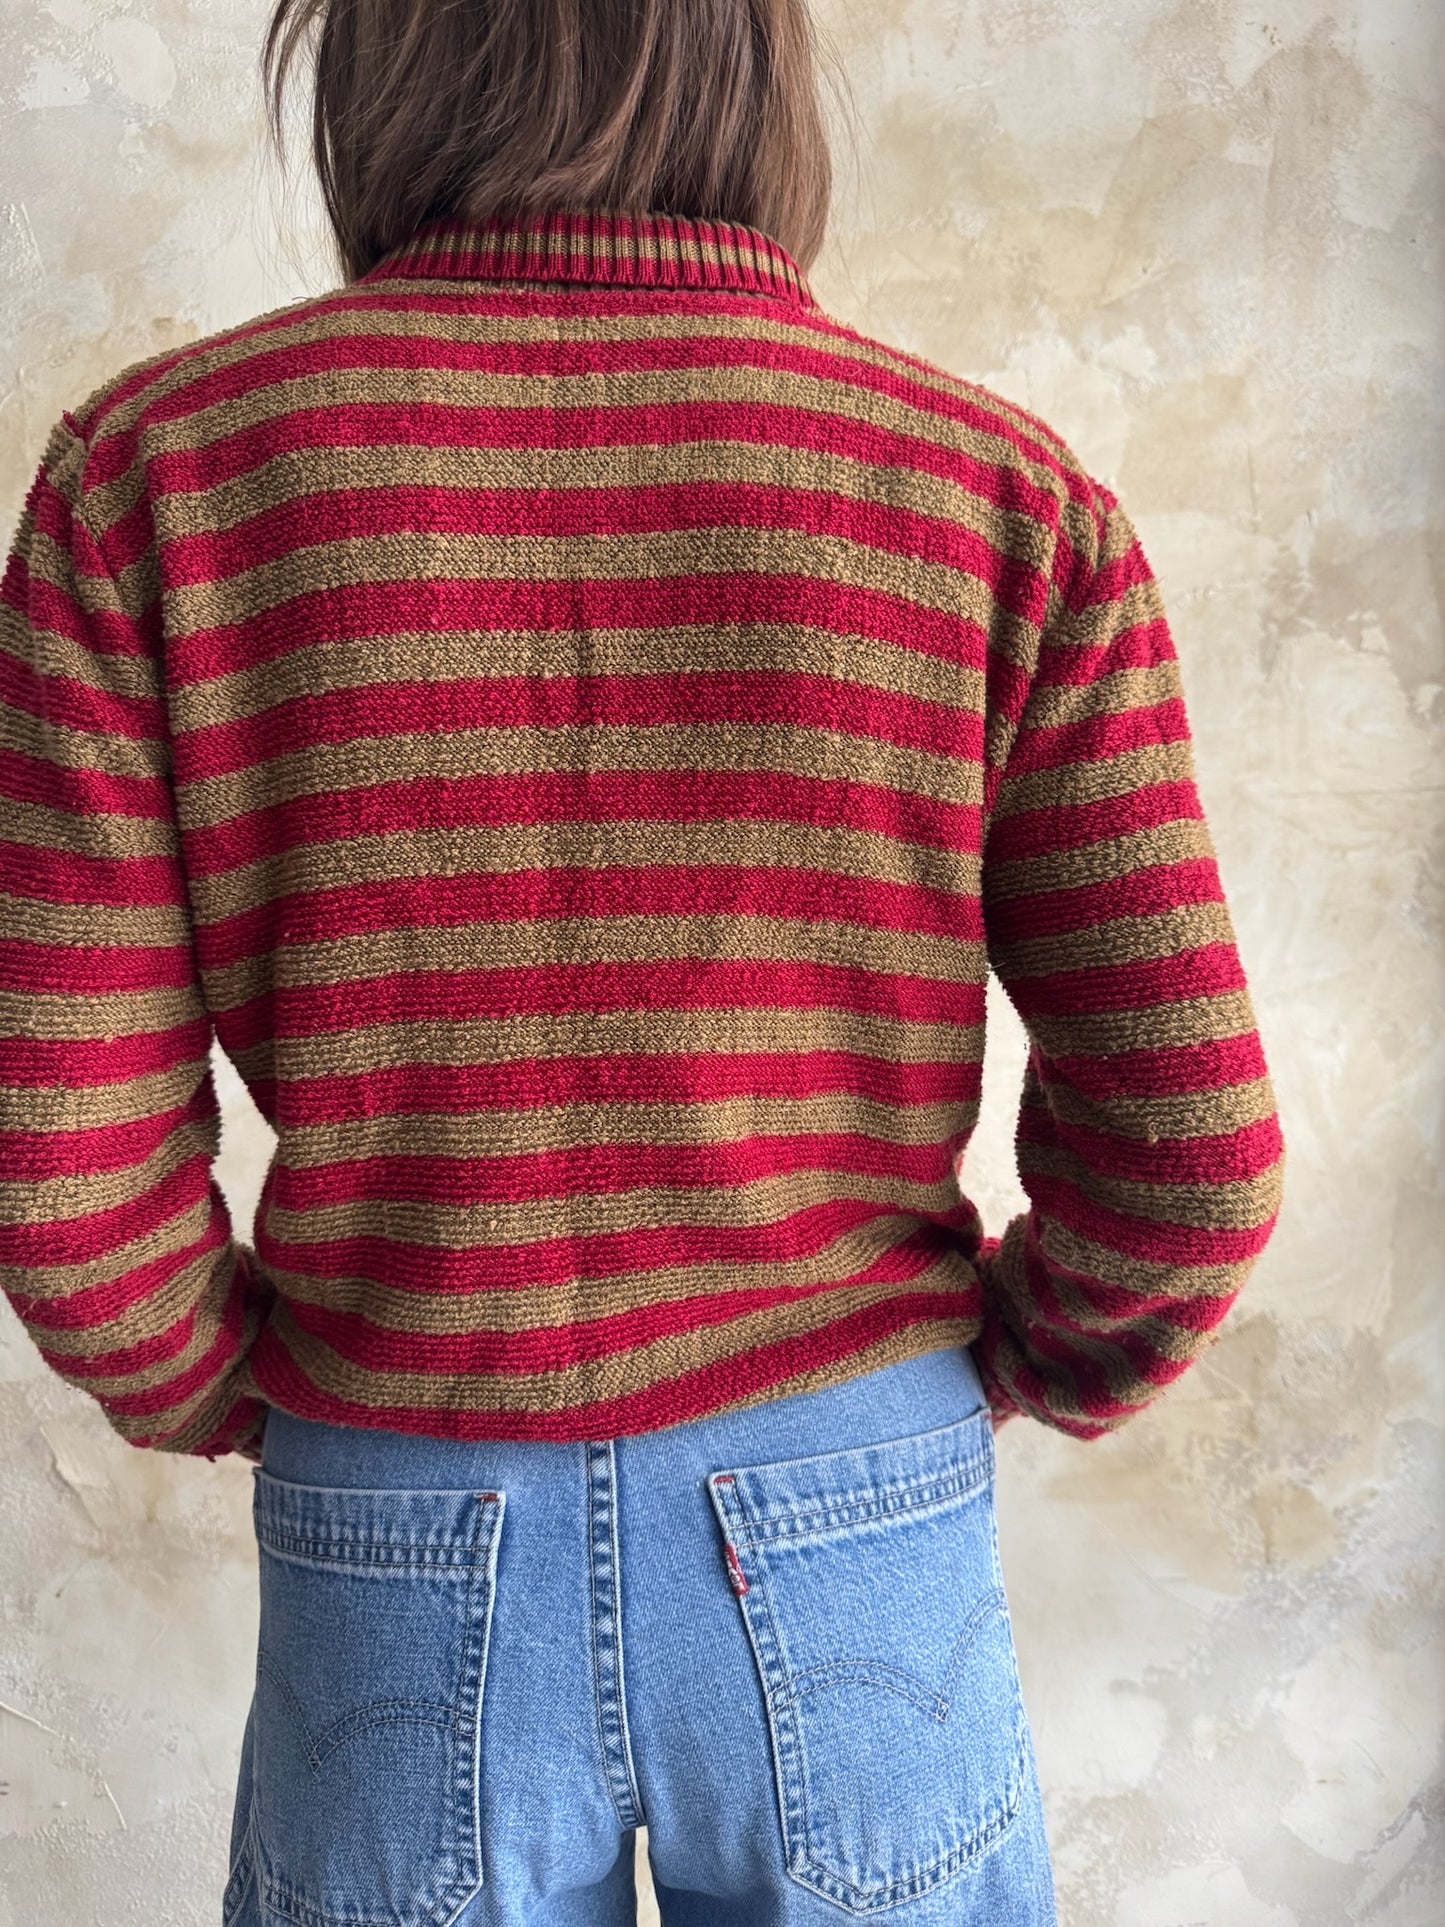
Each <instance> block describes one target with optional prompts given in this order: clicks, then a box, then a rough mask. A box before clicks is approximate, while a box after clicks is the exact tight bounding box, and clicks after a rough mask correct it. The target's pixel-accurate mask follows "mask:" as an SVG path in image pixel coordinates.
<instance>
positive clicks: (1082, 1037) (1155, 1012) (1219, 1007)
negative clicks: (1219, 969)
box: [1028, 990, 1255, 1136]
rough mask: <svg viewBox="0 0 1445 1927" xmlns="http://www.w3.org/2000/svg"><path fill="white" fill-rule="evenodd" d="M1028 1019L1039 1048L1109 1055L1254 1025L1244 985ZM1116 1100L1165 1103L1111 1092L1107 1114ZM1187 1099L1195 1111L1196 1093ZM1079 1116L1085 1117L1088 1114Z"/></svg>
mask: <svg viewBox="0 0 1445 1927" xmlns="http://www.w3.org/2000/svg"><path fill="white" fill-rule="evenodd" d="M1028 1021H1029V1028H1030V1029H1031V1030H1032V1031H1033V1032H1034V1034H1035V1035H1036V1036H1037V1037H1038V1040H1039V1042H1040V1044H1041V1045H1042V1046H1043V1048H1044V1050H1045V1051H1046V1052H1049V1053H1051V1054H1052V1055H1054V1056H1056V1057H1112V1056H1116V1055H1119V1054H1122V1053H1124V1052H1127V1051H1131V1050H1137V1049H1139V1048H1140V1047H1141V1045H1142V1046H1143V1047H1144V1048H1145V1049H1156V1048H1158V1047H1159V1046H1160V1045H1161V1044H1163V1045H1166V1046H1174V1047H1181V1046H1183V1045H1186V1044H1208V1043H1213V1042H1215V1041H1216V1040H1222V1039H1224V1038H1226V1037H1246V1036H1248V1035H1249V1034H1250V1032H1251V1031H1253V1029H1254V1027H1255V1025H1254V1012H1253V1010H1252V1008H1251V1005H1250V1001H1249V994H1248V992H1247V991H1243V990H1228V991H1221V992H1220V993H1219V995H1218V996H1215V997H1181V998H1179V999H1178V1000H1177V1001H1175V1000H1172V999H1171V1000H1170V1001H1169V1002H1168V1003H1165V1004H1151V1005H1149V1006H1147V1007H1146V1008H1145V1009H1144V1010H1143V1011H1140V1010H1099V1011H1073V1010H1069V1011H1061V1012H1060V1013H1059V1015H1058V1016H1057V1017H1054V1016H1050V1015H1047V1014H1043V1013H1037V1012H1031V1013H1030V1015H1029V1020H1028ZM1146 1040H1147V1041H1146ZM1236 1088H1237V1089H1239V1090H1243V1089H1245V1088H1246V1087H1245V1086H1243V1085H1239V1086H1236ZM1050 1095H1051V1097H1052V1095H1053V1093H1052V1092H1051V1093H1050ZM1116 1101H1119V1102H1124V1103H1144V1102H1146V1101H1147V1102H1152V1103H1164V1102H1166V1101H1167V1100H1166V1099H1164V1098H1162V1097H1161V1098H1155V1099H1150V1100H1145V1099H1143V1098H1125V1099H1120V1100H1115V1099H1114V1098H1110V1100H1109V1112H1110V1116H1111V1117H1112V1115H1113V1108H1114V1104H1115V1102H1116ZM1186 1101H1187V1103H1188V1105H1189V1108H1190V1112H1191V1114H1193V1113H1195V1112H1197V1110H1198V1104H1199V1100H1198V1099H1197V1097H1193V1096H1191V1097H1189V1098H1187V1100H1186ZM1079 1121H1080V1122H1081V1123H1087V1122H1088V1119H1087V1117H1085V1118H1081V1119H1080V1120H1079ZM1140 1135H1142V1136H1147V1135H1148V1133H1147V1132H1143V1133H1140ZM1164 1135H1170V1134H1168V1133H1165V1134H1164Z"/></svg>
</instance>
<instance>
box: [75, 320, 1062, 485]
mask: <svg viewBox="0 0 1445 1927" xmlns="http://www.w3.org/2000/svg"><path fill="white" fill-rule="evenodd" d="M641 298H642V297H640V296H639V294H638V291H637V290H635V289H631V290H628V291H627V292H626V294H625V295H624V296H623V297H622V300H623V306H624V311H625V312H628V313H631V312H633V311H635V308H636V304H637V302H638V301H639V299H641ZM484 299H485V298H484V297H481V296H478V297H477V298H476V299H474V300H472V301H470V302H469V303H468V312H469V313H470V314H471V315H472V316H473V317H474V318H475V317H476V316H478V315H480V314H481V313H482V312H484ZM543 304H545V297H543V298H542V304H538V305H537V306H536V308H535V311H536V312H538V313H544V312H547V309H546V307H545V305H543ZM594 304H595V305H594ZM352 305H353V306H354V305H355V304H352ZM388 305H389V306H390V307H391V308H392V310H393V311H394V312H398V313H401V314H405V313H407V312H408V311H415V305H416V304H415V303H414V301H412V300H409V299H408V298H407V297H405V296H402V297H400V298H398V299H397V300H396V301H395V302H394V303H391V304H388ZM528 306H529V309H531V308H532V307H533V304H532V303H530V302H529V304H528ZM746 306H747V303H746V301H744V303H743V307H744V308H746ZM381 311H382V312H385V311H386V310H385V308H384V307H383V308H382V309H381ZM551 311H552V312H555V313H559V314H560V313H564V312H568V313H575V314H577V315H579V316H582V315H585V314H587V313H589V312H590V313H593V314H597V315H604V314H607V313H614V314H615V313H616V312H617V311H618V308H617V303H616V301H615V300H614V301H611V302H609V301H608V300H606V299H600V298H598V297H597V296H596V295H594V294H593V292H592V291H591V290H589V291H588V296H585V297H582V298H581V299H580V300H579V299H577V298H575V297H569V298H568V299H567V301H566V302H565V303H562V304H555V305H554V306H553V308H552V310H551ZM696 311H697V309H696V303H695V301H694V303H693V305H690V306H684V307H681V308H679V309H678V310H677V312H678V313H686V314H689V315H691V314H694V313H696ZM730 311H731V312H733V313H738V312H740V311H741V310H740V309H739V308H738V307H732V308H731V310H730ZM313 312H314V313H315V314H316V319H317V321H320V322H324V320H325V318H326V309H325V306H324V304H318V307H317V309H315V310H313ZM753 312H755V310H753ZM817 332H818V336H819V338H820V339H821V340H823V341H826V340H827V338H828V336H829V334H831V335H832V336H833V337H834V338H835V339H841V340H845V341H846V340H852V341H858V340H860V339H861V337H859V336H857V335H854V334H852V332H851V331H850V330H847V329H844V328H839V327H837V326H836V325H834V326H833V327H832V328H828V327H820V328H819V329H818V331H817ZM238 334H239V331H233V334H232V336H231V338H232V339H236V338H238ZM910 366H911V367H917V368H920V369H924V370H927V366H928V365H927V364H926V363H925V362H922V361H920V360H917V359H915V358H913V357H909V356H905V355H899V354H892V355H889V356H888V357H887V358H886V359H885V360H884V361H883V362H882V363H881V364H873V365H870V364H869V363H867V362H864V361H861V360H859V359H857V358H855V356H853V355H851V354H846V353H845V354H839V353H834V352H830V351H829V350H828V349H827V348H826V347H818V348H811V347H808V346H806V345H805V344H804V343H802V342H786V343H777V342H771V341H758V340H751V339H749V338H748V337H746V336H737V335H719V336H711V337H708V336H703V337H697V336H689V335H674V336H667V335H658V336H653V337H651V338H648V339H644V340H634V341H633V342H630V343H626V342H616V341H614V342H613V343H610V344H609V343H607V342H605V341H601V340H599V339H597V338H596V337H595V336H590V337H587V338H585V339H583V340H581V341H576V342H567V341H565V340H562V339H559V338H556V337H554V338H552V339H550V340H547V341H545V342H543V343H539V344H534V345H532V346H530V347H529V346H528V344H526V343H517V344H507V343H503V342H499V341H495V340H487V339H485V338H483V339H480V340H478V339H473V340H470V341H468V340H456V341H448V340H446V339H445V338H428V337H426V336H421V335H414V334H397V335H388V334H383V333H368V334H341V333H338V332H332V331H331V330H329V329H326V328H325V327H324V326H323V327H320V328H318V329H317V330H316V331H315V332H314V333H309V334H308V335H307V336H305V337H304V338H302V339H300V340H293V341H290V342H281V343H278V344H276V345H274V346H266V345H261V343H260V342H258V345H257V348H256V351H255V352H254V353H253V354H250V355H245V356H241V357H238V358H237V359H236V360H235V361H233V362H231V363H229V364H226V363H222V364H221V365H220V366H218V367H211V368H209V369H206V370H204V372H198V373H196V374H195V375H194V376H193V377H192V378H191V379H190V380H188V381H185V382H176V383H174V384H173V385H172V386H171V387H170V389H169V391H162V390H161V389H160V387H159V384H156V391H155V392H154V393H153V395H152V397H151V398H150V399H149V400H148V401H147V402H146V403H145V405H144V425H145V426H146V427H151V428H154V427H156V426H159V425H161V424H171V423H176V422H182V421H185V420H186V419H187V418H188V417H190V416H192V415H194V414H197V413H199V412H201V411H202V410H205V409H209V408H214V407H216V406H217V404H219V403H224V402H229V401H235V400H237V399H238V398H240V397H241V396H248V397H254V396H255V395H256V393H257V392H258V391H259V390H262V389H264V388H265V387H267V386H268V385H270V384H273V383H280V382H288V381H298V380H304V379H306V378H307V377H309V376H314V375H327V374H334V375H337V376H339V377H345V376H347V375H354V374H356V373H358V372H362V373H365V372H369V371H378V372H379V371H382V370H385V369H388V368H390V369H397V370H401V371H404V372H406V373H417V372H423V373H432V372H442V373H445V372H450V371H457V372H462V373H469V374H472V373H486V374H494V375H498V376H505V375H506V374H508V373H513V374H534V375H541V374H548V375H559V376H566V375H567V374H569V373H573V374H591V375H602V376H606V375H611V376H613V377H614V378H615V377H618V376H626V375H627V374H631V373H640V372H644V371H646V370H649V369H651V370H656V371H659V372H665V371H667V370H669V369H674V368H678V367H686V368H692V369H696V370H698V371H699V372H700V373H702V372H706V371H709V370H714V369H726V370H730V371H737V370H748V369H757V370H761V371H764V372H766V373H767V374H769V375H775V374H786V375H790V376H805V377H807V376H810V377H812V378H814V379H815V380H817V381H819V382H823V383H828V384H832V385H833V398H834V405H833V406H831V407H830V406H820V407H819V408H818V409H817V410H816V411H803V410H798V411H797V412H798V413H800V414H801V413H803V412H808V413H815V414H816V416H817V417H818V418H819V419H821V420H822V421H825V422H828V423H830V424H832V435H833V437H834V440H835V442H836V436H837V425H836V424H837V420H838V416H839V413H840V412H842V411H843V410H845V409H846V402H845V401H844V400H843V397H845V396H846V395H847V394H848V393H849V392H858V393H861V394H863V395H866V394H868V393H869V392H871V393H874V394H878V395H884V396H887V397H889V398H891V399H895V400H901V401H904V402H906V403H907V404H908V405H909V406H910V407H911V408H913V409H915V410H916V411H917V413H918V415H919V418H920V440H923V439H924V438H925V437H929V438H932V437H936V435H937V425H938V424H942V423H950V424H957V425H959V426H961V427H964V428H968V429H973V430H982V431H983V432H984V433H985V434H991V435H994V436H996V437H997V438H998V439H999V440H1000V441H1001V442H1002V443H1003V444H1004V445H1005V447H1007V448H1009V449H1011V450H1012V451H1015V459H1012V460H1010V459H1008V458H1007V457H1001V460H1000V463H999V464H998V466H997V467H996V468H995V467H990V466H989V465H986V464H983V463H975V464H974V465H973V466H972V467H970V457H969V456H968V455H967V453H966V452H965V451H964V450H963V449H962V448H961V447H959V446H958V444H957V443H956V442H954V441H952V438H949V441H947V442H945V444H944V445H945V446H946V448H947V452H948V455H949V457H950V458H951V460H952V462H953V465H954V466H953V471H952V472H953V473H954V474H955V475H957V474H963V475H966V476H967V478H968V485H969V486H973V487H977V486H980V485H981V484H983V483H984V482H986V480H987V479H989V478H994V485H995V487H996V488H998V489H999V490H1000V492H1002V490H1003V488H1005V487H1006V488H1007V490H1008V494H1009V496H1010V498H1012V499H1016V500H1017V499H1020V498H1022V499H1021V507H1022V510H1023V512H1024V513H1025V514H1031V515H1032V516H1034V517H1036V518H1039V519H1044V518H1047V517H1048V516H1049V513H1050V511H1051V509H1052V507H1053V503H1054V502H1055V501H1056V500H1057V497H1058V493H1059V487H1060V484H1062V485H1063V489H1064V491H1065V492H1067V493H1068V494H1069V495H1070V496H1075V497H1077V498H1079V499H1084V497H1085V496H1086V494H1087V489H1088V486H1089V485H1088V482H1087V480H1086V478H1084V477H1082V476H1081V475H1079V474H1078V472H1077V468H1076V465H1072V464H1070V463H1068V462H1065V461H1063V460H1061V459H1060V445H1059V444H1058V443H1057V441H1056V440H1055V439H1054V438H1053V436H1052V431H1049V430H1047V429H1045V431H1044V436H1042V437H1035V436H1031V435H1029V434H1027V433H1026V432H1024V431H1023V430H1022V429H1021V428H1020V427H1019V426H1018V422H1019V421H1020V420H1029V419H1031V418H1030V417H1028V416H1026V415H1025V414H1023V411H1019V410H1015V411H1014V415H1015V419H1010V418H1009V417H1007V416H1005V415H1004V414H1002V413H1001V412H1000V411H999V410H997V409H994V408H991V407H989V406H987V405H986V403H985V402H984V401H983V400H982V399H981V398H980V399H974V398H973V397H972V396H970V395H968V394H965V393H960V392H959V390H960V387H963V386H966V384H960V383H959V382H958V381H957V379H956V378H952V379H950V378H949V377H947V376H945V377H944V378H943V381H942V383H941V384H939V385H928V384H925V383H924V382H921V381H917V380H914V379H912V378H911V377H910V376H909V375H908V374H907V373H906V372H905V371H906V370H907V369H908V368H909V367H910ZM929 372H932V373H933V374H934V376H935V379H936V377H937V372H938V371H936V370H933V371H929ZM346 386H348V387H350V388H352V390H353V392H354V389H355V383H354V382H352V383H347V384H346ZM126 399H129V397H128V396H127V395H126V394H125V393H124V391H123V390H117V392H116V396H115V397H114V398H113V401H112V408H111V412H114V405H115V403H116V402H119V401H124V400H126ZM352 405H353V406H362V405H364V404H352ZM766 405H767V404H756V403H752V404H748V403H739V402H735V401H731V400H729V401H726V402H716V403H711V404H709V403H708V402H706V401H705V400H703V401H693V400H689V401H688V402H686V403H683V404H681V406H683V407H686V408H688V409H689V410H691V409H694V408H701V407H706V406H713V407H715V408H718V409H720V410H725V411H726V412H727V413H728V414H729V415H730V416H732V415H741V414H743V413H744V412H745V410H746V409H747V408H748V407H759V406H764V407H765V406H766ZM424 406H425V403H424V402H423V401H422V399H421V397H420V396H419V397H418V400H417V401H416V402H415V403H409V404H408V408H409V410H410V409H413V408H414V409H416V410H418V411H419V410H420V409H421V408H422V407H424ZM467 412H468V413H470V412H471V411H467ZM507 412H508V413H510V414H513V415H514V416H517V417H519V418H524V417H525V416H527V415H529V414H531V413H533V412H535V413H536V414H537V415H545V416H546V419H547V423H548V424H549V425H550V424H555V427H550V426H549V427H547V428H544V427H543V426H542V424H541V423H540V422H537V421H532V422H527V421H526V420H525V419H523V420H519V426H521V427H522V428H523V430H524V438H525V439H526V440H527V441H528V442H529V443H530V444H531V445H533V446H536V445H538V443H542V444H545V443H546V442H547V441H548V439H549V433H555V434H558V435H560V436H561V437H562V442H561V445H564V446H574V445H576V444H575V442H574V440H573V438H572V437H571V436H569V435H568V434H567V432H566V431H567V428H568V426H569V423H568V419H567V418H568V416H569V415H570V414H572V413H577V414H586V415H588V416H591V417H593V418H594V419H595V418H596V417H597V416H598V415H604V416H605V418H606V419H607V420H608V421H610V420H611V418H612V414H613V409H612V408H606V409H604V410H598V409H593V408H587V409H579V410H576V411H572V410H568V409H564V408H557V407H549V408H546V409H540V410H537V411H524V410H522V409H514V410H509V411H507ZM859 412H860V413H861V412H862V410H861V409H860V411H859ZM1039 426H1040V427H1042V426H1043V424H1042V423H1040V424H1039ZM856 428H857V424H855V422H854V421H853V420H851V419H849V421H848V430H849V435H850V439H851V436H852V435H853V433H854V432H856ZM539 429H540V430H541V432H540V433H538V432H537V431H538V430H539ZM110 439H111V438H109V437H107V436H106V435H105V433H104V430H103V427H102V426H101V425H100V424H96V426H95V431H94V433H93V434H92V437H91V443H92V450H93V452H92V457H91V463H92V472H93V476H94V482H93V484H92V486H98V485H99V484H101V483H103V482H106V481H109V480H112V479H114V476H115V474H117V473H119V472H122V471H123V469H124V468H125V467H128V466H129V459H128V458H127V457H128V451H127V450H126V449H125V447H124V443H125V442H127V441H128V440H129V435H128V433H127V432H125V431H122V434H121V436H120V437H118V438H117V439H118V440H120V441H121V443H122V444H123V445H122V447H121V448H118V449H114V450H113V449H112V448H111V447H110V446H109V443H110ZM381 439H388V440H389V439H395V438H394V437H383V438H381ZM402 439H405V437H403V438H402ZM448 439H449V441H450V443H451V445H453V446H462V447H466V446H469V445H474V444H473V437H472V436H471V435H468V434H454V435H452V436H451V437H449V438H448ZM645 439H647V440H651V441H669V440H673V441H675V440H682V441H686V440H688V439H689V437H688V436H687V435H686V434H679V433H678V431H677V429H676V428H675V427H674V428H673V429H672V430H671V431H669V432H665V433H663V434H654V435H649V436H647V437H646V438H645ZM935 446H936V442H935ZM1018 453H1022V454H1024V455H1025V456H1027V457H1028V458H1029V459H1031V460H1034V461H1037V462H1040V463H1042V464H1043V465H1044V466H1045V467H1046V468H1047V469H1048V470H1049V471H1050V472H1051V475H1052V478H1053V483H1054V486H1053V487H1052V488H1037V493H1034V492H1033V491H1032V490H1030V488H1029V485H1028V477H1027V473H1026V471H1025V470H1024V469H1023V466H1022V464H1020V463H1018V461H1017V459H1016V455H1017V454H1018ZM117 464H119V465H120V466H119V467H117ZM210 479H211V480H214V479H215V478H214V477H211V478H210ZM173 486H175V484H173V483H172V482H171V481H170V479H169V477H168V476H166V475H165V474H164V473H162V474H161V475H160V476H158V478H157V481H156V483H155V484H154V485H153V488H154V490H155V491H156V492H164V491H166V490H168V489H170V488H171V487H173ZM182 486H184V484H182ZM1035 487H1037V485H1035Z"/></svg>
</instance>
